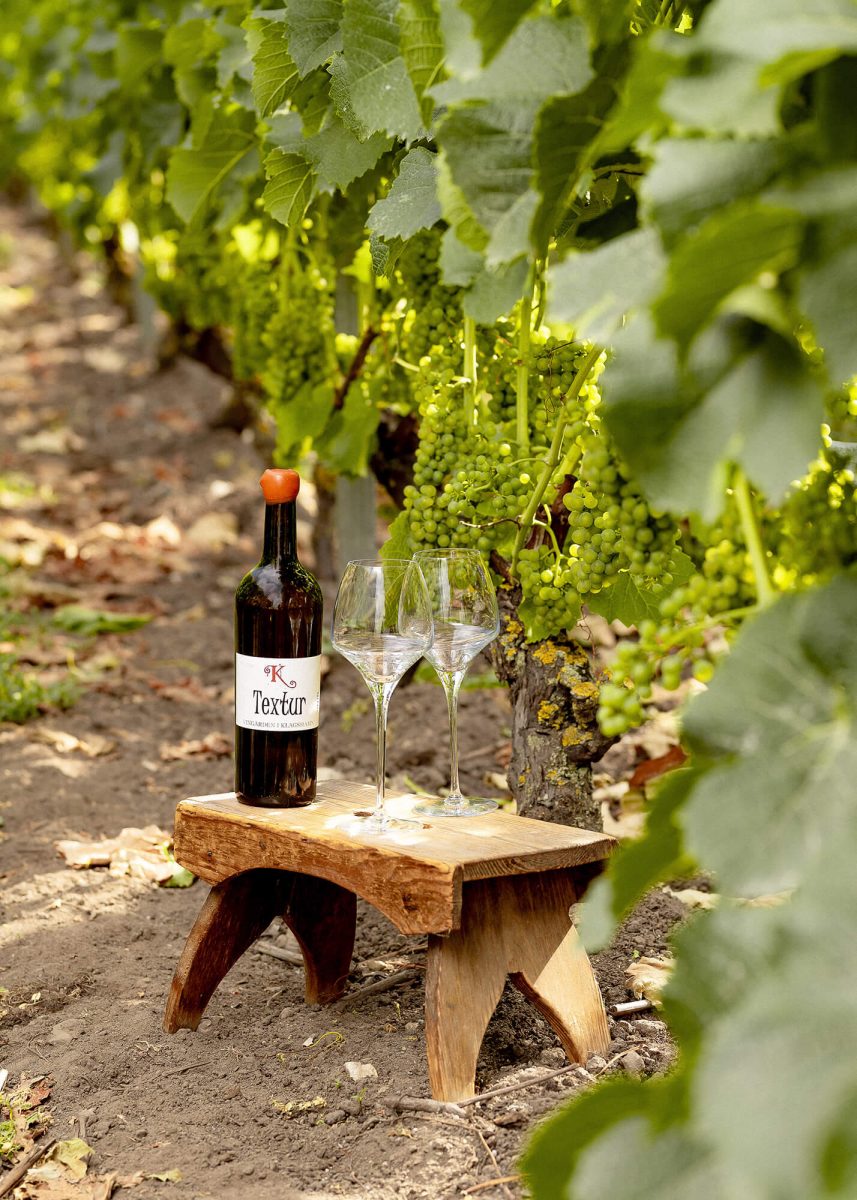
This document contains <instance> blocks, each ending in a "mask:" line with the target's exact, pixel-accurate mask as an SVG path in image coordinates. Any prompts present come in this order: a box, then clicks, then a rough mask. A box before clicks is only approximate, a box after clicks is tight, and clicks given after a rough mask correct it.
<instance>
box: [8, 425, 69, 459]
mask: <svg viewBox="0 0 857 1200" xmlns="http://www.w3.org/2000/svg"><path fill="white" fill-rule="evenodd" d="M85 444H86V443H85V442H84V440H83V438H82V437H81V436H80V434H77V433H75V432H74V430H73V429H69V427H68V426H67V425H60V426H58V427H57V428H56V429H40V430H39V432H38V433H32V434H30V436H29V437H22V438H21V440H20V441H19V442H18V449H19V450H20V451H21V452H22V453H23V454H68V452H69V450H82V449H83V447H84V446H85Z"/></svg>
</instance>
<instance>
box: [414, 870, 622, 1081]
mask: <svg viewBox="0 0 857 1200" xmlns="http://www.w3.org/2000/svg"><path fill="white" fill-rule="evenodd" d="M577 897H578V892H577V889H576V887H575V884H574V879H573V876H572V873H571V872H568V871H561V870H559V871H545V872H541V873H539V874H532V875H511V876H507V877H505V878H501V879H483V880H474V881H472V882H470V883H466V884H465V885H464V895H463V903H462V923H461V928H460V929H458V930H456V931H455V932H453V933H451V934H449V936H447V937H436V936H432V937H430V938H429V953H428V966H427V971H426V1043H427V1050H428V1067H429V1079H430V1081H431V1088H432V1095H433V1096H434V1097H435V1099H437V1100H463V1099H465V1098H466V1097H468V1096H472V1095H473V1093H474V1089H475V1078H476V1061H477V1058H478V1056H479V1048H480V1046H481V1044H482V1038H483V1037H484V1035H485V1030H486V1028H487V1027H488V1022H489V1020H490V1019H491V1014H492V1013H493V1012H494V1009H495V1007H496V1005H497V1001H498V1000H499V999H500V994H501V992H502V991H503V984H504V982H505V980H506V976H507V975H509V976H511V979H512V982H513V983H514V984H515V986H516V987H517V988H518V989H519V990H520V991H521V992H523V994H524V995H525V996H526V997H527V999H528V1000H530V1001H531V1003H532V1004H533V1005H534V1006H535V1007H536V1008H537V1009H538V1010H539V1012H541V1013H542V1015H543V1016H544V1017H545V1018H546V1019H547V1020H548V1022H549V1023H550V1024H551V1026H552V1027H553V1028H554V1030H555V1031H556V1033H557V1035H558V1036H559V1039H560V1041H561V1042H562V1045H563V1048H564V1050H565V1051H566V1053H567V1054H568V1055H569V1057H570V1058H572V1059H574V1060H575V1061H577V1062H584V1061H585V1060H586V1059H587V1058H588V1057H589V1055H590V1054H594V1053H596V1052H600V1051H603V1050H605V1049H606V1047H607V1045H608V1043H609V1041H610V1033H609V1030H608V1027H607V1017H606V1015H605V1013H604V1005H603V1003H602V1000H601V993H600V992H599V990H598V984H597V982H596V979H595V975H594V973H593V971H592V967H591V966H590V963H589V959H588V957H587V955H586V951H585V950H584V949H583V946H582V945H581V944H580V939H579V938H578V936H577V931H576V930H575V929H574V927H573V926H572V924H571V920H570V918H569V915H568V910H569V908H570V907H571V905H572V904H573V903H574V902H575V900H576V899H577Z"/></svg>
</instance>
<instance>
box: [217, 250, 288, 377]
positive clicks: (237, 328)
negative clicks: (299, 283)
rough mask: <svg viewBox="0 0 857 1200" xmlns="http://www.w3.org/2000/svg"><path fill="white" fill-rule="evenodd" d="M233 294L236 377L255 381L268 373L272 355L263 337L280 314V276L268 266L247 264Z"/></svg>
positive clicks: (232, 326)
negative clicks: (278, 277)
mask: <svg viewBox="0 0 857 1200" xmlns="http://www.w3.org/2000/svg"><path fill="white" fill-rule="evenodd" d="M239 280H240V283H239V286H236V287H235V288H234V290H233V292H232V297H231V300H232V303H231V311H230V314H229V326H230V328H231V330H232V347H231V348H232V374H233V376H234V377H235V379H237V380H239V381H240V380H249V379H255V378H256V377H257V376H258V375H260V374H261V372H262V371H263V370H264V369H265V366H266V365H267V362H268V356H269V351H268V348H267V347H266V346H265V344H264V342H263V340H262V336H263V334H264V332H265V330H266V329H267V328H268V325H269V323H270V321H271V319H272V318H273V316H274V314H275V313H276V311H277V307H278V288H277V277H276V273H275V272H274V271H273V270H272V268H271V264H270V263H266V262H254V263H246V264H245V265H244V268H243V270H242V272H241V274H240V276H239Z"/></svg>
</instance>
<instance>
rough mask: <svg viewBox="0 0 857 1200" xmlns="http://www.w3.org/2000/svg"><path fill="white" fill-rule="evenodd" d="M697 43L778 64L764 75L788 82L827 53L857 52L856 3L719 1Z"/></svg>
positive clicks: (700, 48)
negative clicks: (748, 5)
mask: <svg viewBox="0 0 857 1200" xmlns="http://www.w3.org/2000/svg"><path fill="white" fill-rule="evenodd" d="M694 42H695V47H696V49H697V50H698V51H702V52H704V51H709V52H714V53H720V54H736V55H740V56H741V57H744V58H747V59H751V60H752V61H753V62H755V63H758V64H764V65H768V66H769V67H770V66H774V65H778V66H779V68H780V70H779V71H778V72H769V73H768V74H767V75H766V76H765V78H766V79H768V80H770V79H775V80H777V81H778V82H785V81H787V80H789V79H791V78H793V77H794V74H795V72H796V73H797V74H798V75H802V74H804V73H805V72H808V71H812V70H815V69H817V68H818V67H819V66H821V65H822V63H823V62H824V61H826V60H827V57H828V56H829V57H837V56H838V55H839V54H841V53H853V52H855V51H857V8H855V6H854V4H853V3H852V0H754V3H753V5H752V6H751V7H750V8H747V7H746V5H744V4H743V3H742V0H718V3H717V4H713V5H711V6H710V7H709V8H708V9H707V11H706V13H705V16H704V18H703V20H702V21H701V22H700V26H699V30H698V34H697V36H696V37H695V38H694ZM807 55H812V56H813V57H812V58H811V59H810V60H808V59H807Z"/></svg>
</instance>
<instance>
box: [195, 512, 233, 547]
mask: <svg viewBox="0 0 857 1200" xmlns="http://www.w3.org/2000/svg"><path fill="white" fill-rule="evenodd" d="M187 540H188V541H189V542H190V544H191V545H192V546H194V547H195V548H196V549H197V550H213V551H214V552H215V553H216V552H217V551H219V550H223V549H224V547H225V546H232V545H234V544H235V542H237V541H238V518H237V517H236V516H235V514H234V513H231V512H209V513H205V514H204V515H203V516H201V517H199V518H198V519H197V520H196V521H194V523H193V524H192V525H191V527H190V529H189V530H188V531H187Z"/></svg>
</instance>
